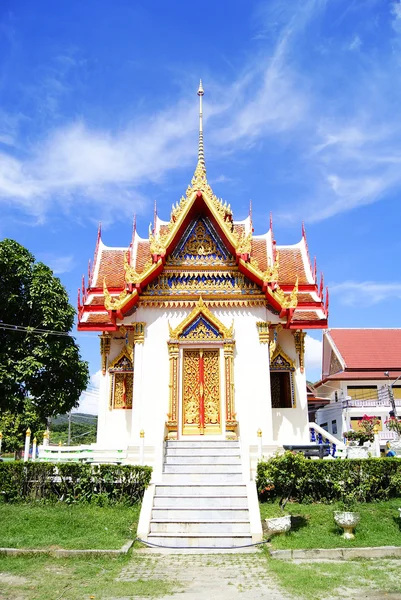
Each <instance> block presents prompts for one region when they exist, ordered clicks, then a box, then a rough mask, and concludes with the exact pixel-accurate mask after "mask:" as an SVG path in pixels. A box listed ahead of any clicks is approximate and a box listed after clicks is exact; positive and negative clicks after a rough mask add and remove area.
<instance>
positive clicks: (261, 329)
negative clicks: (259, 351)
mask: <svg viewBox="0 0 401 600" xmlns="http://www.w3.org/2000/svg"><path fill="white" fill-rule="evenodd" d="M269 326H270V321H258V322H257V323H256V327H257V329H258V334H259V342H260V343H261V344H269V342H270V331H269Z"/></svg>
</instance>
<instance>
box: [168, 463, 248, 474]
mask: <svg viewBox="0 0 401 600" xmlns="http://www.w3.org/2000/svg"><path fill="white" fill-rule="evenodd" d="M241 472H242V466H241V465H240V464H239V465H221V464H220V465H185V464H181V465H166V464H165V465H164V473H203V474H209V473H213V474H216V473H222V474H224V475H232V474H233V473H240V474H241Z"/></svg>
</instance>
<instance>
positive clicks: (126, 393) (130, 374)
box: [109, 351, 134, 409]
mask: <svg viewBox="0 0 401 600" xmlns="http://www.w3.org/2000/svg"><path fill="white" fill-rule="evenodd" d="M109 373H110V408H111V409H119V408H122V409H126V408H128V409H129V408H132V395H133V382H134V369H133V363H132V359H131V358H130V356H129V355H128V352H127V351H123V352H122V353H121V354H120V355H119V356H118V357H117V359H116V360H115V361H113V362H112V363H111V365H110V368H109Z"/></svg>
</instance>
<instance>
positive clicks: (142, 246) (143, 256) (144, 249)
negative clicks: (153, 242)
mask: <svg viewBox="0 0 401 600" xmlns="http://www.w3.org/2000/svg"><path fill="white" fill-rule="evenodd" d="M149 259H150V242H149V241H147V240H145V241H143V242H138V246H137V249H136V261H135V271H136V272H137V273H142V271H143V267H144V266H145V263H146V262H147V261H148V260H149Z"/></svg>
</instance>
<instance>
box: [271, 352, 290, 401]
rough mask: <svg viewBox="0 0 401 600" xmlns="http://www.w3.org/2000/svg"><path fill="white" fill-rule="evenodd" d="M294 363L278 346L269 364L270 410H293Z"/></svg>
mask: <svg viewBox="0 0 401 600" xmlns="http://www.w3.org/2000/svg"><path fill="white" fill-rule="evenodd" d="M294 371H295V367H294V362H293V361H292V360H291V359H290V358H289V357H288V356H287V355H286V354H285V353H284V352H283V351H282V350H281V348H280V347H279V346H278V347H277V348H276V350H275V352H274V354H273V356H272V359H271V363H270V390H271V402H272V408H294V407H295V404H296V403H295V391H294V375H293V373H294Z"/></svg>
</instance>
